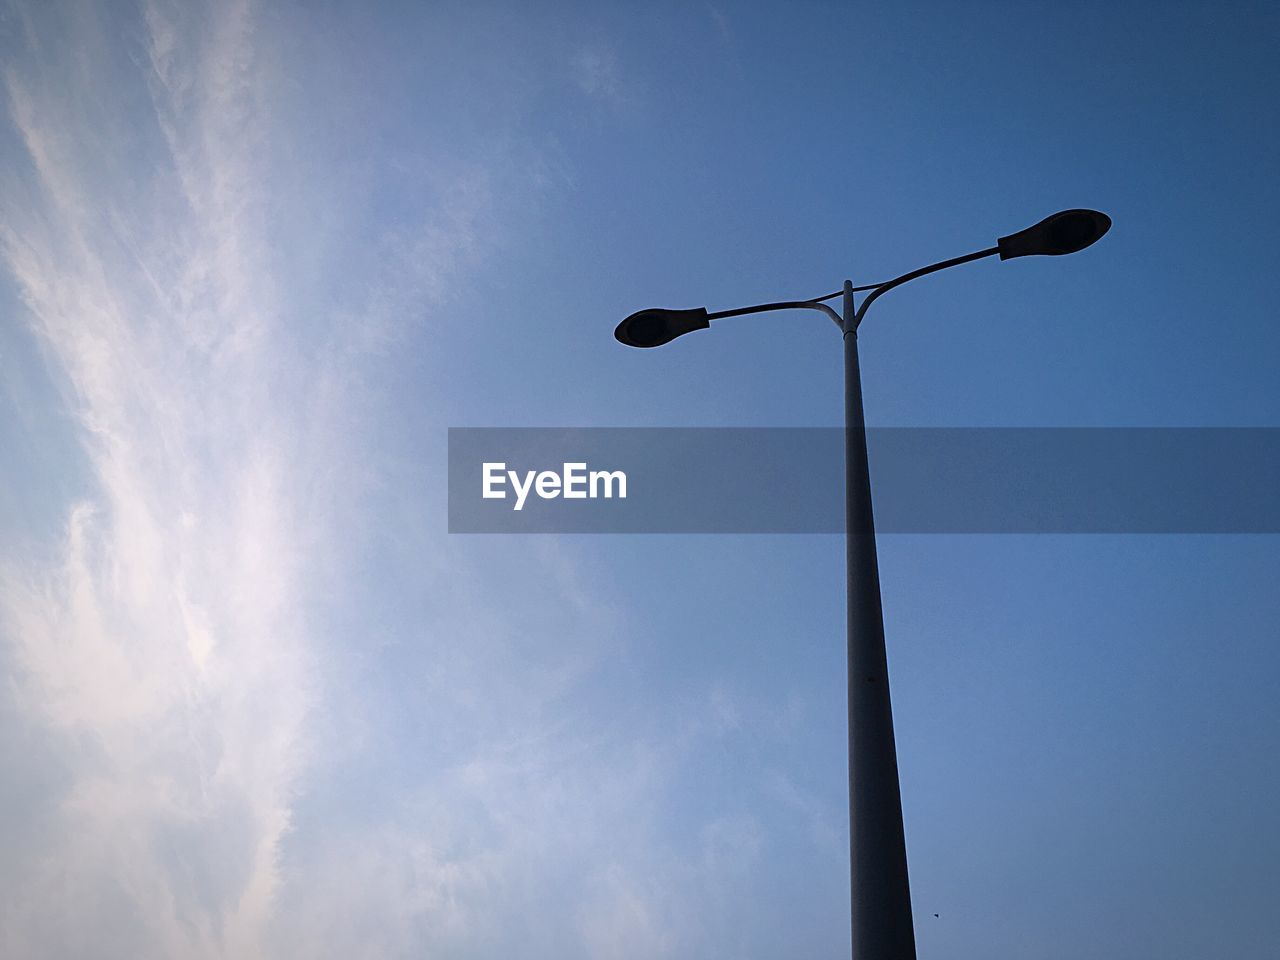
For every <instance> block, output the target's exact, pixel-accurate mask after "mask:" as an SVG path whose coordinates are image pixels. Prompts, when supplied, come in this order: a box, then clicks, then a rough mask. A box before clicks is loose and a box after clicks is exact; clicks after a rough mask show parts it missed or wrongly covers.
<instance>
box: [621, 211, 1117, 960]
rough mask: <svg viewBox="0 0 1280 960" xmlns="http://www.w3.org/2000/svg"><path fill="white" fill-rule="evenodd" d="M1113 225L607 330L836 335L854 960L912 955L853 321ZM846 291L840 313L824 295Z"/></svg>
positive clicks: (634, 339) (1056, 224)
mask: <svg viewBox="0 0 1280 960" xmlns="http://www.w3.org/2000/svg"><path fill="white" fill-rule="evenodd" d="M1110 227H1111V218H1110V217H1108V216H1107V215H1106V214H1104V213H1098V212H1097V211H1096V210H1063V211H1062V212H1061V213H1055V214H1054V215H1053V216H1051V217H1045V219H1043V220H1041V221H1040V222H1039V223H1037V224H1035V225H1034V226H1030V227H1027V229H1025V230H1020V231H1018V232H1017V233H1012V234H1010V235H1009V236H1007V237H1001V238H1000V239H999V240H998V241H997V244H996V246H994V247H989V248H988V249H986V250H979V251H977V252H976V253H970V254H966V255H965V256H963V257H955V258H954V259H952V260H944V261H942V262H941V263H934V264H930V265H929V266H927V267H921V268H920V269H919V270H912V271H911V272H910V273H904V274H903V275H902V276H900V277H895V278H894V279H893V280H889V281H886V282H885V283H876V284H871V285H870V286H865V287H855V286H854V285H853V284H852V283H851V282H849V281H848V280H846V281H845V283H844V289H843V290H838V291H836V292H835V293H831V294H828V295H827V296H825V297H814V298H813V299H812V300H789V301H786V302H781V303H760V304H756V305H755V306H753V307H739V308H738V309H736V310H723V311H721V312H719V313H708V312H707V311H706V309H705V308H703V307H699V308H698V309H696V310H641V311H640V312H639V313H633V314H632V315H631V316H629V317H627V319H625V320H623V321H622V322H621V323H620V324H618V328H617V329H616V330H614V332H613V335H614V336H615V337H617V338H618V340H619V341H620V342H621V343H624V344H626V345H627V346H628V347H658V346H661V345H662V344H664V343H670V342H671V341H672V340H674V339H675V338H676V337H680V336H684V335H685V334H686V333H691V332H692V331H694V330H705V329H707V327H709V326H711V321H712V320H719V319H721V318H723V317H736V316H740V315H742V314H745V313H762V312H764V311H766V310H793V309H804V310H818V311H820V312H822V313H825V314H826V315H827V316H828V317H829V318H830V319H832V320H834V321H835V323H836V326H838V327H839V328H840V329H841V331H843V333H844V370H845V376H844V383H845V389H844V415H845V484H844V486H845V524H846V526H845V533H846V536H845V544H846V551H847V557H846V561H847V562H846V580H847V584H846V591H847V592H846V596H847V598H848V601H847V612H848V618H849V619H848V658H849V659H848V680H849V687H848V689H849V836H850V841H851V843H850V858H849V860H850V880H851V893H852V898H851V902H850V917H851V920H852V933H853V939H852V946H853V956H854V957H855V958H857V960H914V958H915V955H916V945H915V929H914V925H913V923H912V919H911V890H910V886H909V884H908V882H907V853H906V844H905V842H904V837H903V829H902V797H901V794H900V792H899V786H898V760H897V750H896V748H895V747H894V738H893V714H892V710H891V708H890V704H889V674H888V663H887V658H886V653H885V644H884V617H883V613H882V611H881V607H880V574H879V571H878V564H877V561H876V542H875V533H874V530H875V526H874V520H873V517H872V509H871V475H870V471H869V469H868V464H867V438H866V425H865V419H864V417H863V410H862V386H861V383H862V379H861V375H860V373H859V370H858V325H859V324H861V323H862V318H863V317H864V316H865V315H866V312H867V308H868V307H869V306H871V304H872V302H874V301H875V300H876V298H877V297H879V296H881V295H882V294H884V293H886V292H887V291H889V290H892V289H893V288H894V287H897V286H901V285H902V284H904V283H906V282H908V281H910V280H914V279H916V278H917V277H923V276H924V275H925V274H928V273H934V272H936V271H938V270H944V269H946V268H947V267H954V266H958V265H959V264H962V263H968V262H970V261H971V260H981V259H982V258H983V257H993V256H995V255H996V254H999V255H1000V259H1001V260H1011V259H1013V258H1014V257H1029V256H1039V255H1044V256H1051V257H1055V256H1061V255H1062V254H1064V253H1075V252H1076V251H1077V250H1083V249H1084V248H1085V247H1087V246H1089V245H1090V244H1092V243H1095V242H1096V241H1097V240H1098V239H1099V238H1100V237H1101V236H1102V235H1103V234H1104V233H1106V232H1107V230H1109V229H1110ZM860 290H869V291H870V293H868V294H867V296H866V297H865V298H864V299H863V301H862V303H861V304H858V305H856V309H855V303H854V298H853V295H854V293H856V292H858V291H860ZM842 295H843V298H844V299H843V309H842V311H841V312H840V313H836V311H835V310H833V309H832V308H831V307H829V306H827V304H826V303H824V302H823V301H825V300H831V299H833V298H835V297H839V296H842ZM935 916H937V914H935Z"/></svg>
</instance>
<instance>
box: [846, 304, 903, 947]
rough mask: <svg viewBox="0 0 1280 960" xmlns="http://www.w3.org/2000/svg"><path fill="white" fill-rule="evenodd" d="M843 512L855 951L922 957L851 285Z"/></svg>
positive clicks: (850, 872) (852, 919) (850, 860)
mask: <svg viewBox="0 0 1280 960" xmlns="http://www.w3.org/2000/svg"><path fill="white" fill-rule="evenodd" d="M843 306H844V309H843V311H842V314H843V317H842V319H843V328H844V509H845V554H846V558H847V561H846V562H847V576H848V603H847V616H848V684H849V878H850V897H851V904H850V916H851V925H852V932H853V956H854V957H857V958H885V960H888V958H893V960H915V955H916V941H915V931H914V929H913V926H912V922H911V890H910V886H909V884H908V881H907V847H906V839H905V836H904V833H903V826H902V795H901V791H900V787H899V784H898V754H897V749H896V747H895V744H894V738H893V709H892V706H891V704H890V701H889V668H888V661H887V657H886V654H885V645H884V611H883V607H882V606H881V601H880V570H879V566H878V564H877V561H876V535H875V520H874V517H873V515H872V509H871V473H870V470H869V467H868V463H867V428H866V419H865V417H864V415H863V410H862V377H861V374H860V371H859V369H858V317H857V315H856V313H855V310H854V302H853V284H852V283H851V282H850V281H848V280H846V281H845V282H844V304H843Z"/></svg>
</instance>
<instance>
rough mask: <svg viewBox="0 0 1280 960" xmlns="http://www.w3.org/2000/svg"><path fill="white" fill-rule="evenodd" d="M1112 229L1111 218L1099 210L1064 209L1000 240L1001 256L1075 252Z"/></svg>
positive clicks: (1011, 256) (1054, 254)
mask: <svg viewBox="0 0 1280 960" xmlns="http://www.w3.org/2000/svg"><path fill="white" fill-rule="evenodd" d="M1110 229H1111V218H1110V217H1108V216H1107V215H1106V214H1105V213H1099V212H1098V211H1097V210H1063V211H1062V212H1061V213H1055V214H1053V216H1050V217H1045V218H1044V219H1043V220H1041V221H1040V222H1039V223H1037V224H1033V225H1032V226H1030V227H1027V229H1025V230H1019V231H1018V232H1017V233H1013V234H1010V235H1009V236H1007V237H1001V238H1000V240H999V241H998V243H999V248H1000V259H1001V260H1010V259H1012V258H1014V257H1029V256H1037V255H1045V256H1051V257H1058V256H1061V255H1062V254H1064V253H1075V252H1076V251H1077V250H1083V249H1084V248H1085V247H1087V246H1089V245H1090V244H1093V243H1096V242H1097V241H1098V240H1099V239H1101V237H1102V235H1103V234H1104V233H1106V232H1107V231H1108V230H1110Z"/></svg>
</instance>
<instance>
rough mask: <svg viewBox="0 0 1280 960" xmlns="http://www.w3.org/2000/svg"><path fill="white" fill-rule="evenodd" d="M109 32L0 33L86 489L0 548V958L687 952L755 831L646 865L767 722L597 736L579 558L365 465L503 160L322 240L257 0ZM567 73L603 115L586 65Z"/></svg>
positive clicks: (48, 10) (68, 11)
mask: <svg viewBox="0 0 1280 960" xmlns="http://www.w3.org/2000/svg"><path fill="white" fill-rule="evenodd" d="M117 12H118V11H114V10H113V11H108V10H107V8H102V7H94V6H70V5H68V6H66V7H63V6H61V5H52V4H49V5H43V4H33V5H31V6H29V7H17V8H13V9H10V10H8V11H6V15H7V17H8V23H9V24H10V26H11V33H10V36H9V38H8V41H7V42H9V43H10V45H11V47H12V50H13V56H11V57H9V58H8V66H7V67H6V68H5V70H4V73H3V94H4V103H5V106H6V108H7V114H8V120H9V124H10V132H11V136H10V137H9V139H7V140H0V149H2V150H4V151H6V163H5V164H4V165H3V169H4V170H5V171H6V172H4V173H3V174H0V177H3V182H2V183H0V186H2V187H3V189H0V262H2V264H3V267H4V268H5V270H6V272H7V274H8V276H9V278H10V280H11V281H12V283H13V285H14V288H15V289H16V291H17V293H18V295H19V296H20V297H21V299H22V301H23V303H24V305H25V314H24V315H25V319H26V325H27V327H28V329H29V332H30V334H31V335H32V336H33V337H34V339H35V340H37V341H38V342H39V343H40V344H41V348H42V352H43V354H44V356H45V357H46V359H47V360H48V363H49V369H50V373H51V376H52V377H53V379H54V380H55V381H56V382H57V384H58V385H59V388H60V389H61V390H62V391H63V394H64V400H65V403H66V404H67V405H68V407H69V408H70V409H71V411H72V412H73V416H74V426H75V437H74V439H75V441H76V443H77V444H78V445H79V447H80V448H81V449H82V450H83V452H84V459H85V463H86V464H87V467H88V476H86V477H85V478H83V483H82V484H81V487H82V489H83V490H84V491H85V492H84V495H83V496H82V497H80V498H79V499H78V500H76V501H75V502H73V503H69V504H66V507H65V512H64V514H63V517H64V522H63V523H62V525H61V528H60V529H59V530H57V531H55V532H53V533H52V534H51V537H52V539H53V544H52V547H51V549H50V550H49V551H48V555H47V556H37V555H35V554H32V553H22V552H19V551H18V550H17V549H16V548H8V547H6V548H5V551H4V552H3V553H2V554H0V670H3V671H4V673H5V674H7V676H8V683H7V684H6V685H5V687H4V688H3V692H2V693H0V721H3V722H0V728H2V729H3V730H4V731H6V732H5V733H4V734H3V735H2V736H0V750H3V753H4V758H5V762H6V763H7V764H8V765H9V768H10V769H11V770H12V771H13V772H14V774H15V776H14V777H13V783H14V784H15V786H14V787H13V788H12V789H11V791H10V793H9V794H8V795H7V800H6V802H7V803H9V804H10V805H11V806H12V811H11V812H10V814H9V815H8V816H6V817H3V818H0V885H2V886H3V887H4V889H5V891H6V895H5V896H4V897H3V899H2V900H0V955H3V956H15V957H26V956H30V957H42V958H44V957H50V958H58V957H79V956H85V955H98V956H130V957H138V958H145V957H166V958H206V957H207V958H235V960H252V958H254V957H266V956H308V957H342V958H348V957H353V956H369V957H379V958H384V957H396V956H414V957H417V956H424V955H427V956H431V955H439V956H498V955H502V956H509V955H511V954H512V953H521V954H523V955H526V956H539V955H545V956H557V957H563V956H575V955H576V956H594V957H608V956H636V955H644V956H664V955H670V956H688V955H696V951H697V950H698V949H699V944H704V943H705V942H706V941H705V940H700V937H701V938H705V937H706V936H709V935H710V934H709V933H708V931H709V930H713V929H714V928H715V925H716V923H717V922H721V921H722V920H723V918H724V917H725V916H727V911H728V909H729V905H728V904H726V903H725V902H724V898H725V891H727V890H735V889H745V888H746V887H745V886H744V885H749V883H750V882H751V880H750V873H751V870H750V866H751V864H752V863H754V862H755V860H756V858H757V857H758V856H759V855H760V851H761V845H762V842H763V840H762V836H761V832H760V828H759V826H758V824H757V822H756V820H755V818H754V817H753V816H752V815H749V814H746V813H743V812H742V811H736V812H727V813H724V812H722V813H716V812H714V811H713V812H712V813H711V814H710V815H709V816H707V817H705V818H703V819H702V820H701V821H699V822H698V823H696V824H695V825H694V826H693V840H692V841H691V845H688V846H686V845H684V844H681V843H679V842H673V841H672V840H671V839H670V838H668V837H667V836H666V835H665V833H664V830H665V826H664V822H663V817H664V816H665V815H666V813H667V810H666V805H667V803H668V796H667V793H668V791H669V790H670V789H671V784H672V783H673V782H674V781H675V780H676V779H678V777H679V776H680V775H681V772H682V768H683V767H685V766H687V764H688V763H689V761H690V757H691V756H693V754H694V753H695V752H696V750H697V749H699V746H700V745H706V744H708V743H714V742H716V741H717V739H718V738H722V737H724V736H726V735H737V734H738V733H739V732H742V731H744V730H745V729H746V728H750V727H751V726H752V725H753V724H756V723H757V720H758V718H755V717H754V714H753V713H752V711H751V710H750V709H747V708H744V706H743V704H742V703H740V702H739V701H738V700H737V699H736V698H734V697H733V696H732V695H731V694H730V692H729V691H728V690H727V689H726V688H722V687H720V686H713V687H712V688H711V689H710V691H709V693H708V695H707V697H706V699H705V702H697V703H694V704H692V705H686V706H687V708H681V709H672V710H670V711H664V710H662V709H657V708H650V709H651V711H652V712H650V713H645V712H644V711H639V713H641V714H642V715H640V716H633V717H632V718H631V719H632V720H634V721H635V722H634V725H633V726H632V727H629V728H628V729H627V730H626V731H625V732H624V731H623V729H622V727H623V724H619V725H611V724H609V723H606V722H604V720H603V718H602V716H601V715H600V714H596V713H592V712H591V708H592V706H599V704H598V703H591V702H589V698H588V700H584V698H583V696H582V692H583V688H584V685H585V683H586V681H587V680H589V679H591V678H592V677H593V675H594V672H595V671H597V670H598V669H599V668H600V666H601V664H607V663H610V662H614V663H615V665H616V663H617V662H618V660H619V658H620V657H621V655H622V651H620V649H619V644H620V642H621V641H620V640H619V638H618V635H619V629H618V624H617V618H616V616H615V614H614V613H613V611H612V610H611V609H610V606H609V604H608V603H605V602H601V601H600V600H599V599H598V598H597V597H596V596H594V595H593V589H592V586H591V583H590V578H589V577H585V576H584V574H583V571H582V569H581V568H580V566H579V565H578V564H577V563H576V562H575V561H574V559H573V557H572V556H571V554H569V553H568V552H567V551H566V550H564V549H561V548H560V547H559V546H558V545H556V544H550V543H544V542H541V541H529V542H522V543H520V544H519V545H513V544H512V543H506V544H504V545H502V547H501V549H499V548H496V547H493V546H491V545H490V546H485V545H465V544H459V543H458V542H457V541H446V540H445V539H443V538H440V537H438V536H437V535H436V534H434V533H433V534H430V535H427V534H421V533H420V531H417V529H416V527H415V526H414V524H415V523H416V522H417V521H418V520H419V519H420V516H419V515H420V514H421V511H422V508H421V506H420V504H417V503H415V504H413V505H412V506H410V507H406V506H405V501H406V500H407V499H409V498H420V497H421V496H422V495H423V491H422V490H421V489H420V488H419V484H418V482H417V481H415V482H414V484H413V490H412V491H404V490H399V489H389V488H388V481H387V480H386V478H385V476H383V475H381V474H380V473H379V465H378V464H372V463H370V462H369V457H370V455H371V453H370V446H369V444H368V438H367V434H368V433H369V432H370V430H371V429H374V428H373V426H372V425H371V424H370V423H368V422H366V421H365V420H362V419H361V418H362V417H363V416H366V415H367V414H368V413H369V412H370V411H371V410H374V409H376V407H377V402H376V401H374V400H371V399H370V397H371V396H372V395H373V394H375V393H376V390H377V387H376V383H377V381H378V378H379V375H380V372H381V371H382V370H383V369H384V367H383V366H382V364H384V363H385V361H386V358H389V357H391V358H393V357H394V356H395V354H396V349H395V347H396V346H397V344H398V343H400V342H402V341H403V339H404V338H405V337H406V336H408V333H409V331H408V330H407V329H406V325H407V324H408V323H410V321H409V320H408V319H406V318H421V317H423V316H426V315H429V314H430V313H431V312H432V310H433V309H435V308H436V307H437V306H438V305H439V304H440V303H442V302H444V301H445V300H446V299H447V298H448V296H449V292H450V290H451V289H452V288H454V287H456V285H457V284H458V283H459V282H461V278H463V277H465V276H466V275H467V273H468V271H470V270H473V269H475V268H476V267H477V265H479V264H481V263H482V262H483V260H484V258H485V256H486V251H487V244H490V243H491V242H492V241H491V240H490V239H489V238H491V237H493V236H497V235H501V234H503V233H504V230H503V229H502V225H501V224H498V223H495V218H496V217H497V216H498V214H497V213H496V212H495V211H497V210H498V209H500V208H501V205H502V203H503V202H504V200H503V198H504V192H509V191H510V189H511V184H510V183H509V182H508V181H507V180H506V179H504V177H507V176H508V169H509V168H508V167H504V166H503V165H502V163H497V164H495V165H493V166H492V167H485V166H484V165H473V166H472V167H471V168H469V169H465V170H463V171H461V172H459V173H458V174H457V175H456V176H454V177H452V179H449V180H447V182H443V183H442V182H439V181H438V180H437V181H433V183H432V189H431V190H430V191H429V192H430V197H429V198H423V197H407V198H399V199H401V200H402V201H403V202H402V203H401V207H400V209H399V211H398V215H397V217H395V218H394V220H393V221H389V222H388V223H384V224H372V225H370V224H366V225H365V230H364V233H362V234H361V236H360V238H359V239H358V240H357V239H354V238H349V237H344V236H341V235H340V228H341V227H342V226H343V225H340V224H339V225H334V224H333V223H332V222H328V223H326V222H325V221H324V220H323V219H322V218H319V217H317V216H316V215H314V214H313V213H312V212H311V210H312V207H311V205H312V204H313V201H314V200H315V197H314V196H308V195H306V194H305V193H304V192H300V191H298V190H297V189H296V186H295V184H294V183H293V178H294V174H293V172H292V171H291V170H290V168H289V164H288V162H287V161H288V159H289V158H290V157H291V156H296V155H297V153H298V151H300V150H303V149H305V148H306V145H305V144H304V145H301V146H300V145H299V144H295V143H290V142H289V137H290V126H289V117H288V116H287V114H286V112H285V111H283V110H282V109H281V106H280V103H281V100H280V96H279V94H280V91H281V89H282V88H284V87H287V86H288V82H287V79H286V77H285V73H286V72H287V71H286V70H285V68H284V67H283V66H282V65H281V63H280V62H279V60H278V56H277V54H278V50H277V48H276V39H277V38H275V37H274V36H273V35H272V34H271V33H270V32H269V31H264V28H263V27H262V22H263V20H262V16H261V14H260V12H259V11H257V10H255V8H254V7H253V5H252V4H250V3H249V2H248V0H233V2H219V3H210V4H207V5H199V4H188V3H177V2H169V0H150V2H147V3H144V4H143V5H142V6H141V8H140V11H139V15H138V16H137V17H135V18H132V19H127V20H123V21H121V20H108V18H109V17H112V16H113V15H115V13H117ZM575 69H576V70H577V71H578V79H579V82H580V84H581V86H582V89H583V90H584V92H586V93H587V94H589V95H592V96H596V97H601V98H603V99H605V100H607V101H608V100H614V99H616V98H618V97H619V96H620V85H619V78H618V71H617V65H616V62H615V60H614V58H613V56H612V54H611V53H610V52H609V51H608V50H606V49H603V48H601V49H592V50H585V51H583V52H582V55H581V56H580V57H579V58H578V59H577V60H576V61H575ZM423 162H424V163H426V162H427V161H425V160H424V161H423ZM520 166H521V167H522V169H523V170H524V176H526V177H527V178H528V179H527V182H522V183H521V184H520V186H524V187H528V188H529V189H531V190H533V191H535V192H536V191H537V190H539V189H545V188H546V182H545V178H540V174H539V169H540V168H539V165H538V164H537V163H536V162H535V163H529V164H523V163H522V164H520ZM394 172H395V171H394V170H393V171H391V173H392V174H393V175H394ZM324 201H325V205H326V207H327V208H329V209H334V208H336V209H342V207H343V204H344V202H345V203H348V204H355V203H357V202H358V198H356V199H352V198H344V197H342V196H335V195H334V193H333V191H332V190H330V191H328V192H326V194H325V196H324ZM299 207H305V208H306V209H305V211H303V212H299V209H298V208H299ZM316 224H321V225H322V226H327V227H328V229H329V230H330V235H326V236H324V237H317V235H316V231H315V230H311V229H309V228H311V227H314V226H315V225H316ZM359 244H369V245H371V247H372V251H371V252H369V251H364V250H356V249H354V248H355V247H356V246H358V245H359ZM299 251H302V253H300V252H299ZM303 253H305V256H304V255H303ZM300 261H302V262H305V264H306V267H307V269H306V270H305V271H304V272H303V273H302V274H299V273H298V272H297V264H298V263H299V262H300ZM339 272H340V273H341V286H342V294H341V296H340V297H336V298H335V299H334V302H332V303H328V304H325V305H324V308H323V309H322V310H317V309H316V305H315V296H314V294H312V293H310V292H309V290H308V289H307V288H308V286H309V285H312V284H319V285H320V286H321V287H322V288H323V289H326V290H327V289H331V288H332V287H333V286H334V281H332V280H328V279H327V277H326V274H332V273H339ZM326 283H328V284H329V286H325V284H326ZM391 402H394V401H391ZM426 493H427V494H428V495H429V494H430V491H426ZM427 526H431V524H427ZM371 531H373V532H371ZM37 532H38V531H37ZM366 555H369V556H378V557H383V558H387V557H390V558H391V559H390V560H388V561H387V562H386V563H384V564H383V567H382V569H381V570H380V571H378V572H376V573H373V574H370V573H369V572H368V571H361V570H360V569H358V568H357V567H358V562H357V558H359V557H361V556H366ZM405 570H413V571H416V573H414V574H413V576H412V577H410V576H409V575H408V574H405V573H403V572H396V571H405ZM393 573H395V575H396V576H399V577H400V578H401V579H402V580H403V581H404V582H401V583H399V587H400V588H401V589H400V591H399V593H398V594H397V595H396V596H394V597H393V598H392V599H391V600H389V601H387V602H386V603H385V604H383V605H382V606H380V603H379V600H378V599H377V595H376V590H377V588H378V581H379V580H380V579H382V578H386V577H390V576H392V575H393ZM361 591H365V592H366V595H361ZM374 623H377V624H378V626H377V627H376V628H375V627H373V626H371V625H372V624H374ZM668 713H669V715H667V714H668ZM685 772H687V771H685ZM717 918H720V919H719V920H717Z"/></svg>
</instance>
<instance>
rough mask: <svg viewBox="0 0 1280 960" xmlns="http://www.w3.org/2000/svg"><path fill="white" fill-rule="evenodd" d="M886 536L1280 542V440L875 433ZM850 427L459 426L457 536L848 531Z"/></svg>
mask: <svg viewBox="0 0 1280 960" xmlns="http://www.w3.org/2000/svg"><path fill="white" fill-rule="evenodd" d="M867 443H868V447H869V450H870V458H871V483H872V490H873V495H874V498H875V526H876V530H877V531H878V532H881V533H1280V429H1274V428H1216V427H1215V428H1145V427H1144V428H987V427H982V428H872V429H869V430H868V431H867ZM843 484H844V431H843V430H842V429H840V428H587V429H554V428H489V427H486V428H451V429H450V430H449V532H451V533H840V532H843V531H844V496H843Z"/></svg>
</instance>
